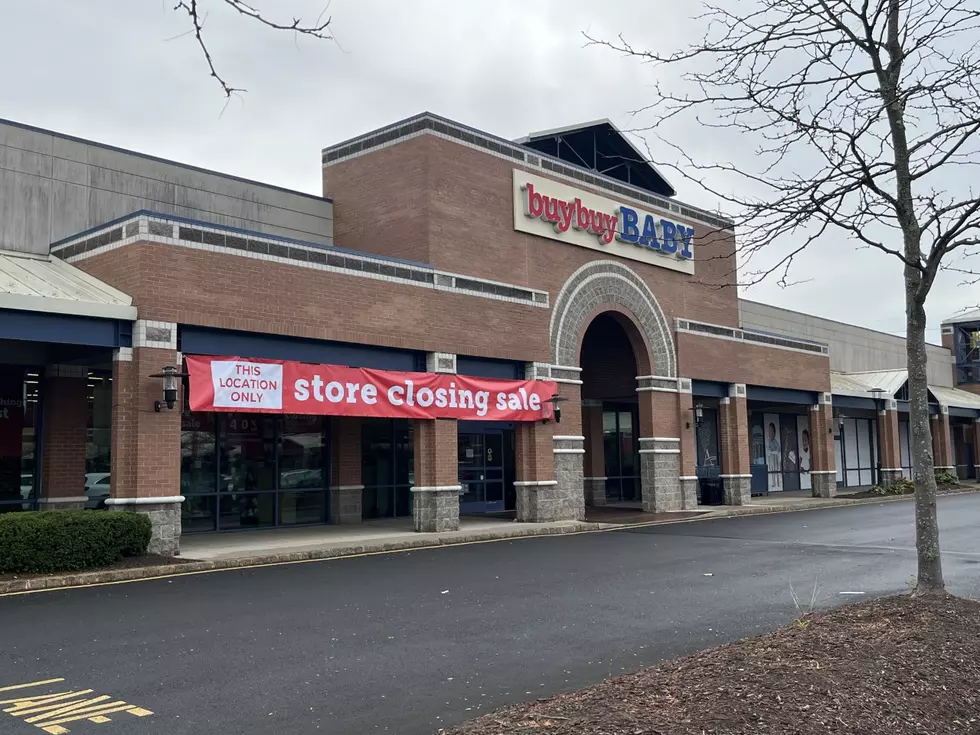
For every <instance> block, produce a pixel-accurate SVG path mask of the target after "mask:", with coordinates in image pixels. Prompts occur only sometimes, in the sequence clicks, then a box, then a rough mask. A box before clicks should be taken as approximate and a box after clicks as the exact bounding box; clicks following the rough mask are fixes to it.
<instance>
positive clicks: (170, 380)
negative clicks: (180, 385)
mask: <svg viewBox="0 0 980 735" xmlns="http://www.w3.org/2000/svg"><path fill="white" fill-rule="evenodd" d="M150 377H151V378H163V401H154V402H153V410H154V411H156V412H157V413H159V412H160V411H161V410H162V409H163V405H164V404H166V405H167V408H170V409H172V408H173V407H174V406H175V405H177V381H178V380H179V379H180V378H186V377H187V373H182V372H180V368H175V367H174V366H173V365H167V366H166V367H165V368H164V369H163V370H162V371H161V372H159V373H154V374H153V375H151V376H150Z"/></svg>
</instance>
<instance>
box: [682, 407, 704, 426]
mask: <svg viewBox="0 0 980 735" xmlns="http://www.w3.org/2000/svg"><path fill="white" fill-rule="evenodd" d="M690 410H691V411H692V412H693V413H694V423H695V424H696V425H697V426H700V425H701V421H703V420H704V406H702V405H701V404H700V403H695V404H694V405H693V406H691V409H690ZM685 423H686V424H687V426H685V427H684V428H686V429H690V428H691V422H690V421H687V422H685Z"/></svg>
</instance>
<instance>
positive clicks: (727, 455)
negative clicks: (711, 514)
mask: <svg viewBox="0 0 980 735" xmlns="http://www.w3.org/2000/svg"><path fill="white" fill-rule="evenodd" d="M718 423H719V424H720V426H719V433H720V434H721V471H722V475H721V484H722V489H723V491H724V495H725V505H746V504H748V503H749V502H750V501H751V499H752V467H751V464H750V462H751V458H750V456H749V407H748V400H747V392H746V388H745V386H744V385H742V384H741V383H737V384H733V385H729V386H728V396H727V397H726V398H722V399H721V401H720V404H719V406H718Z"/></svg>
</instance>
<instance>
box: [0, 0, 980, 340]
mask: <svg viewBox="0 0 980 735" xmlns="http://www.w3.org/2000/svg"><path fill="white" fill-rule="evenodd" d="M172 5H173V3H171V2H165V1H158V0H142V1H141V2H126V3H122V2H117V1H113V0H89V1H88V2H86V3H74V2H65V1H64V0H34V1H33V2H30V3H6V4H5V7H4V9H3V16H2V17H3V23H2V26H0V64H2V66H3V68H4V69H5V70H7V73H5V74H4V75H3V76H2V78H0V99H2V100H3V102H4V105H3V109H2V112H0V114H2V115H3V116H5V117H9V118H11V119H14V120H18V121H21V122H25V123H29V124H33V125H38V126H41V127H48V128H53V129H55V130H59V131H63V132H66V133H70V134H74V135H78V136H82V137H86V138H93V139H95V140H99V141H103V142H107V143H112V144H115V145H120V146H123V147H128V148H134V149H137V150H140V151H145V152H147V153H152V154H156V155H160V156H164V157H168V158H173V159H176V160H180V161H186V162H190V163H194V164H197V165H201V166H206V167H209V168H214V169H217V170H220V171H227V172H229V173H234V174H238V175H241V176H246V177H251V178H256V179H261V180H264V181H269V182H270V183H275V184H278V185H281V186H288V187H293V188H296V189H300V190H303V191H309V192H314V193H320V166H319V150H320V148H321V147H323V146H324V145H327V144H330V143H333V142H336V141H339V140H342V139H344V138H347V137H350V136H353V135H356V134H358V133H361V132H363V131H365V130H368V129H370V128H373V127H377V126H379V125H383V124H385V123H388V122H391V121H393V120H396V119H399V118H402V117H407V116H408V115H411V114H414V113H416V112H419V111H421V110H423V109H428V110H432V111H434V112H437V113H439V114H442V115H446V116H447V117H451V118H454V119H457V120H459V121H460V122H463V123H467V124H469V125H473V126H475V127H478V128H481V129H484V130H487V131H489V132H493V133H496V134H498V135H502V136H504V137H509V138H511V137H517V136H519V135H522V134H525V133H527V132H530V131H533V130H541V129H546V128H551V127H557V126H561V125H566V124H570V123H574V122H579V121H585V120H592V119H595V118H602V117H609V118H611V119H612V120H613V121H614V122H616V123H617V124H619V125H620V126H621V127H623V128H631V127H634V126H635V125H636V124H637V121H636V120H635V119H633V118H631V117H630V115H629V113H630V111H632V110H635V109H636V108H638V107H641V106H642V105H643V104H645V101H647V100H649V96H650V95H651V94H652V85H653V82H654V80H655V76H654V75H655V74H658V73H662V72H658V71H657V70H654V69H652V68H651V67H648V66H644V65H642V64H640V63H638V62H637V61H635V60H631V59H626V58H622V57H620V56H619V55H617V54H615V53H613V52H610V51H606V50H602V49H598V48H589V47H586V46H585V43H584V39H583V37H582V35H581V33H582V31H584V30H588V31H589V32H590V33H591V34H592V35H595V36H598V37H611V36H612V35H615V34H616V33H619V32H620V31H623V32H625V33H628V35H629V36H630V38H631V40H633V41H635V42H636V43H637V44H638V45H644V44H646V45H656V44H663V43H669V44H670V45H674V44H676V43H677V41H678V39H683V38H684V37H685V34H690V33H692V32H693V30H692V29H693V26H692V23H691V21H690V20H689V18H688V16H689V15H690V14H691V12H692V11H693V9H694V6H693V4H692V3H674V4H668V3H663V2H657V3H651V2H649V1H646V2H644V1H643V0H605V1H604V2H603V3H601V6H600V7H599V9H598V11H597V4H596V3H595V2H587V1H586V0H538V1H536V2H532V3H528V2H524V1H523V0H470V1H468V2H465V3H463V2H453V1H452V0H415V1H413V2H393V1H391V0H333V3H332V5H331V7H330V9H329V12H330V14H331V15H332V17H333V29H334V32H335V34H336V36H337V39H338V43H337V44H332V43H329V42H321V41H314V40H311V39H307V38H302V37H300V38H294V37H293V36H292V35H291V34H277V33H275V32H272V31H269V30H267V29H264V28H261V27H259V26H258V25H256V24H254V23H252V22H249V21H246V20H245V19H243V18H240V17H237V16H236V15H235V14H234V13H232V12H230V11H228V10H227V9H226V8H224V7H222V6H223V4H222V3H219V2H215V1H212V2H209V3H204V5H205V6H207V7H209V8H210V9H211V10H210V14H209V16H208V19H207V24H206V32H207V34H208V40H209V44H210V46H211V49H212V53H213V55H214V58H215V63H216V65H217V66H218V68H219V70H220V71H221V72H222V74H223V75H224V76H226V77H227V80H228V81H229V83H231V84H233V85H235V86H239V87H246V88H247V89H248V92H247V94H244V95H242V97H241V98H239V99H233V100H232V101H231V102H230V103H229V104H228V105H227V107H226V108H225V100H224V98H223V96H222V93H221V90H220V88H219V87H218V86H217V84H216V83H214V81H213V80H211V79H210V78H209V77H208V75H207V67H206V66H205V63H204V60H203V58H201V56H200V53H199V51H198V50H197V48H196V46H195V42H194V39H193V38H192V37H190V36H187V35H181V34H185V32H186V31H187V24H186V20H185V19H184V18H182V17H181V16H180V15H179V14H178V13H175V12H174V11H173V10H172V9H171V8H172ZM83 6H84V7H83ZM260 6H261V7H262V8H263V10H266V11H267V12H269V11H272V12H276V13H281V14H282V17H292V16H294V15H297V16H303V17H306V18H309V19H312V18H315V17H316V16H317V15H318V14H319V13H320V11H321V10H322V9H323V3H322V2H317V1H315V0H288V1H285V0H284V1H283V2H275V3H273V2H269V1H267V2H264V3H260ZM640 120H642V118H640ZM671 140H672V142H674V143H676V144H678V145H680V146H683V147H684V148H685V149H687V150H691V151H693V152H695V153H696V154H698V155H700V156H705V155H707V156H718V157H728V158H736V159H737V156H732V155H731V154H732V153H733V150H731V149H732V148H738V145H737V143H732V142H731V140H728V139H726V138H725V137H724V136H707V135H705V133H704V132H703V131H698V130H690V129H676V130H672V131H671ZM651 146H652V150H653V152H654V155H655V156H657V157H658V158H660V160H672V159H673V154H672V153H671V152H670V151H669V150H666V149H665V148H664V147H663V146H660V145H659V144H657V143H656V141H651ZM673 180H674V184H675V186H677V187H678V189H679V190H680V193H681V197H682V198H684V199H686V200H689V201H691V202H692V203H694V204H698V205H700V206H705V207H711V206H714V205H715V202H713V201H712V200H711V199H710V197H708V196H707V195H706V194H705V193H703V192H700V191H698V190H697V188H696V187H694V186H692V185H690V184H688V183H686V182H684V181H683V180H681V179H679V178H678V177H676V176H675V177H673ZM794 276H795V278H796V279H798V280H806V282H805V283H802V284H800V285H797V286H794V287H792V288H790V289H781V288H779V287H778V286H777V285H775V283H767V284H763V285H760V286H757V287H754V288H752V289H749V290H748V292H747V293H745V294H743V295H745V296H747V297H748V298H753V299H757V300H760V301H766V302H770V303H775V304H777V305H781V306H786V307H789V308H793V309H798V310H800V311H804V312H808V313H813V314H815V315H821V316H827V317H830V318H835V319H839V320H842V321H849V322H854V323H859V324H862V325H865V326H868V327H872V328H876V329H880V330H882V331H890V332H899V333H900V332H902V331H903V329H904V317H903V312H904V308H903V293H902V286H901V270H900V268H899V267H898V264H897V262H893V261H892V260H890V259H889V258H888V256H884V255H882V254H879V253H875V252H871V251H868V250H863V251H857V252H855V251H854V248H853V246H852V245H851V244H849V243H845V242H841V241H839V240H835V239H832V238H828V239H827V241H826V242H824V243H821V244H820V247H819V248H813V250H812V251H810V252H808V253H807V254H805V255H804V256H803V257H802V258H801V259H800V260H799V262H798V263H797V266H796V268H795V270H794ZM871 279H881V281H883V282H884V283H886V284H887V285H886V286H885V287H884V288H882V287H872V285H871ZM958 281H959V279H958V278H957V277H955V276H950V277H944V278H943V279H941V281H940V283H938V284H937V286H936V289H935V292H934V294H933V295H932V296H931V297H930V298H931V308H930V316H931V317H932V323H931V326H932V327H933V329H931V330H930V334H929V336H930V339H933V340H936V341H938V323H939V320H941V319H942V318H944V317H946V316H948V315H949V314H951V313H953V312H954V311H955V310H956V309H958V308H959V307H960V306H962V305H965V304H972V303H976V302H978V301H980V296H978V295H977V294H976V293H975V292H970V291H969V290H967V289H964V288H958V287H957V286H956V284H957V283H958ZM971 299H972V300H971Z"/></svg>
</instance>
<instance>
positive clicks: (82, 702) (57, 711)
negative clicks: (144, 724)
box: [0, 678, 153, 735]
mask: <svg viewBox="0 0 980 735" xmlns="http://www.w3.org/2000/svg"><path fill="white" fill-rule="evenodd" d="M63 681H64V679H62V678H59V679H44V680H42V681H34V682H29V683H27V684H15V685H13V686H8V687H4V688H2V689H0V692H9V691H16V690H18V689H27V688H29V687H36V686H44V685H46V684H55V683H59V682H63ZM92 692H93V690H92V689H79V690H72V691H68V692H53V693H51V694H35V695H33V696H27V697H16V698H14V699H5V700H0V705H4V704H9V705H12V706H10V707H7V708H6V709H4V710H3V711H4V712H5V713H7V714H9V715H11V716H13V717H17V718H19V719H21V720H23V722H24V723H25V724H28V725H34V727H36V728H38V729H39V730H43V731H44V732H46V733H48V735H66V733H68V732H69V730H68V728H67V727H62V725H65V724H67V723H69V722H77V721H79V720H88V721H89V722H93V723H95V724H99V725H101V724H104V723H106V722H112V719H111V718H109V717H107V715H111V714H114V713H116V712H129V713H130V714H132V715H134V716H136V717H146V716H147V715H152V714H153V712H152V711H150V710H148V709H144V708H142V707H137V706H136V705H133V704H129V703H128V702H124V701H122V700H121V699H117V700H114V701H107V700H111V699H112V697H110V696H108V695H101V696H98V697H91V698H88V697H87V696H86V695H88V694H91V693H92Z"/></svg>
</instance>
